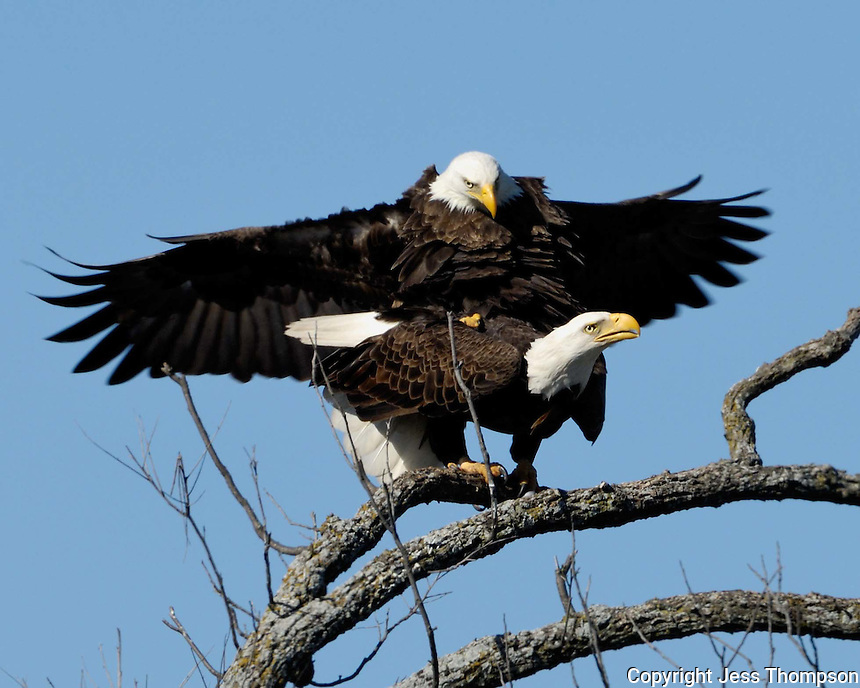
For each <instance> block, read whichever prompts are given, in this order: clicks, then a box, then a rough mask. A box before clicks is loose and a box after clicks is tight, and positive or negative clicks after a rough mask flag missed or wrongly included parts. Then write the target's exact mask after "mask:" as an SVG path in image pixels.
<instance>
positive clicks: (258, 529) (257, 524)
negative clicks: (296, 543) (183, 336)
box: [162, 365, 303, 556]
mask: <svg viewBox="0 0 860 688" xmlns="http://www.w3.org/2000/svg"><path fill="white" fill-rule="evenodd" d="M162 371H163V372H164V373H165V374H166V375H167V376H168V377H169V378H170V379H171V380H173V381H174V382H175V383H176V384H177V385H179V387H180V389H181V390H182V395H183V397H184V398H185V405H186V406H187V407H188V413H190V414H191V418H192V419H193V420H194V425H195V426H196V427H197V432H198V433H199V434H200V438H201V439H202V440H203V446H204V447H206V452H207V453H208V454H209V457H210V458H211V459H212V463H213V464H215V468H217V469H218V472H219V473H220V474H221V477H222V478H223V479H224V482H225V483H226V484H227V488H228V489H229V490H230V494H232V495H233V499H235V500H236V501H237V502H238V503H239V505H240V506H241V507H242V509H243V510H244V512H245V515H246V516H247V517H248V520H249V521H250V522H251V526H252V527H253V528H254V532H255V533H256V534H257V537H259V538H260V540H262V541H263V543H264V544H265V545H266V547H271V548H272V549H273V550H275V551H276V552H280V553H281V554H286V555H291V556H293V555H296V554H298V553H299V552H301V551H302V549H303V548H302V547H289V546H287V545H283V544H281V543H280V542H278V541H277V540H273V539H272V535H271V533H269V532H268V531H267V530H266V527H265V526H264V525H263V523H262V522H261V521H260V519H259V518H257V514H256V513H255V512H254V508H253V507H252V506H251V504H250V503H249V502H248V500H247V499H245V496H244V495H243V494H242V492H241V491H240V490H239V487H238V486H237V485H236V482H235V481H234V480H233V476H232V475H231V473H230V471H229V469H228V468H227V466H226V465H224V463H223V462H222V461H221V459H220V458H219V456H218V452H216V451H215V447H214V446H212V441H211V439H210V438H209V433H208V432H207V431H206V427H205V426H204V425H203V421H202V420H201V419H200V415H199V414H198V413H197V407H196V406H195V405H194V400H193V399H192V397H191V390H190V389H189V387H188V380H187V379H186V378H185V376H184V375H179V374H176V373H174V372H173V371H172V370H171V369H170V367H169V366H167V365H165V366H164V367H163V368H162Z"/></svg>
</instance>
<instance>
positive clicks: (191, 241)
mask: <svg viewBox="0 0 860 688" xmlns="http://www.w3.org/2000/svg"><path fill="white" fill-rule="evenodd" d="M408 213H409V208H408V199H406V198H404V199H402V200H401V201H399V202H398V203H396V204H393V205H387V204H381V205H377V206H375V207H373V208H371V209H370V210H360V211H344V212H342V213H339V214H336V215H331V216H329V217H328V218H326V219H324V220H313V221H312V220H306V221H302V222H296V223H290V224H285V225H280V226H272V227H245V228H241V229H234V230H230V231H226V232H218V233H213V234H199V235H194V236H184V237H173V238H166V239H162V241H165V242H167V243H169V244H174V245H176V247H175V248H171V249H169V250H167V251H164V252H163V253H158V254H155V255H152V256H149V257H147V258H140V259H138V260H132V261H129V262H126V263H116V264H114V265H84V264H80V263H73V265H76V266H77V267H80V268H84V269H87V270H92V271H95V272H92V273H90V274H85V275H79V276H64V275H57V274H54V273H51V274H54V276H55V277H57V278H58V279H61V280H62V281H64V282H66V283H68V284H73V285H75V286H79V287H92V289H91V290H89V291H85V292H83V293H79V294H74V295H71V296H63V297H41V298H43V300H44V301H47V302H48V303H52V304H55V305H59V306H69V307H79V306H95V305H102V308H101V309H100V310H98V311H96V312H95V313H93V314H92V315H90V316H89V317H87V318H84V319H83V320H81V321H80V322H78V323H77V324H75V325H72V326H71V327H69V328H67V329H65V330H63V331H61V332H58V333H57V334H55V335H54V336H52V337H50V338H49V339H51V340H52V341H57V342H77V341H82V340H85V339H88V338H90V337H94V336H97V335H100V334H102V333H104V332H106V334H105V336H104V337H103V339H101V341H99V343H98V344H96V346H95V347H94V348H93V349H92V350H91V351H90V352H89V353H88V354H87V355H86V356H85V357H84V358H83V360H81V362H80V363H79V364H78V366H77V367H76V368H75V372H86V371H91V370H95V369H97V368H100V367H102V366H104V365H106V364H108V363H109V362H110V361H112V360H113V359H115V358H119V357H122V360H121V361H120V363H119V365H118V366H117V368H116V369H115V370H114V372H113V374H112V375H111V376H110V379H109V382H110V383H111V384H117V383H121V382H124V381H126V380H129V379H131V378H132V377H134V376H135V375H137V374H138V373H140V372H141V371H143V370H146V369H147V368H148V369H149V371H150V374H151V375H152V376H153V377H159V376H161V375H162V373H161V368H162V365H163V364H164V363H167V364H169V365H170V366H171V367H172V368H173V369H174V370H176V371H178V372H184V373H190V374H198V373H214V374H225V373H230V374H231V375H233V376H234V377H236V378H237V379H239V380H242V381H245V380H248V379H249V378H250V377H251V376H252V375H254V374H255V373H259V374H262V375H266V376H270V377H287V376H294V377H297V378H300V379H307V377H308V376H309V374H310V359H311V351H310V349H309V348H307V347H305V346H303V345H302V344H300V343H299V342H297V341H296V340H293V339H289V338H287V337H285V336H284V327H285V325H286V324H287V323H289V322H292V321H294V320H296V319H298V318H302V317H306V316H310V315H320V314H330V313H344V312H352V311H356V310H377V309H382V308H386V307H388V306H390V305H391V299H392V294H393V293H394V291H395V290H396V283H395V278H394V277H392V270H391V265H392V263H393V262H394V260H395V259H396V258H397V256H398V255H399V254H400V251H401V250H402V244H401V240H400V239H399V238H398V236H397V233H396V231H395V230H396V228H397V227H399V226H400V225H402V224H403V222H404V221H405V218H406V216H407V215H408Z"/></svg>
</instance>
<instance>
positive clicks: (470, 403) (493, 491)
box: [448, 311, 499, 513]
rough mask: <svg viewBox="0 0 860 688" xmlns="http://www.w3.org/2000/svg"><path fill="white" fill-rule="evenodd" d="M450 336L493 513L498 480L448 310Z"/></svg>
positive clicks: (454, 360)
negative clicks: (462, 369)
mask: <svg viewBox="0 0 860 688" xmlns="http://www.w3.org/2000/svg"><path fill="white" fill-rule="evenodd" d="M448 337H449V339H450V340H451V364H452V367H453V370H454V379H455V380H456V381H457V386H458V387H459V388H460V391H461V392H462V393H463V396H464V397H465V398H466V404H468V406H469V414H470V415H471V416H472V425H474V426H475V434H476V435H477V436H478V446H479V447H480V449H481V456H482V457H483V458H484V470H485V471H486V472H487V487H488V488H489V490H490V505H491V506H492V508H493V513H496V507H497V506H498V503H499V502H498V496H497V493H496V481H495V480H494V479H493V472H492V470H491V468H492V462H491V461H490V453H489V452H488V451H487V445H486V444H484V433H483V432H481V423H480V422H479V421H478V412H477V411H476V410H475V402H474V401H473V400H472V390H470V389H469V387H468V385H467V384H466V381H465V380H464V379H463V375H462V374H461V372H460V366H461V364H460V362H459V361H458V360H457V345H456V343H455V340H454V314H453V313H451V311H448Z"/></svg>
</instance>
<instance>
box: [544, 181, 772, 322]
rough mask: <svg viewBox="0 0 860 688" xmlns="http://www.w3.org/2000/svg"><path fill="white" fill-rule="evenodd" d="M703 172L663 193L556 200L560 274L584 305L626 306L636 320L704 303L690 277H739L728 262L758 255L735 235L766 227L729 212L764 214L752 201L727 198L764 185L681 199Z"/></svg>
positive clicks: (716, 280)
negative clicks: (562, 221) (563, 219)
mask: <svg viewBox="0 0 860 688" xmlns="http://www.w3.org/2000/svg"><path fill="white" fill-rule="evenodd" d="M700 180H701V177H697V178H696V179H693V180H692V181H691V182H689V183H688V184H685V185H683V186H680V187H677V188H675V189H670V190H669V191H664V192H662V193H657V194H653V195H651V196H644V197H641V198H635V199H630V200H627V201H622V202H620V203H580V202H571V201H560V202H555V204H556V205H557V206H558V207H559V209H560V210H561V211H563V212H564V214H565V215H566V216H567V218H568V221H569V222H568V224H567V225H565V226H557V227H553V228H552V229H553V231H554V232H555V234H556V241H557V242H558V243H559V244H561V245H562V246H570V248H569V249H568V250H560V251H558V253H557V255H558V258H559V260H560V261H561V264H562V268H561V269H562V270H563V271H564V282H565V285H566V287H567V290H568V292H569V293H571V294H574V295H575V296H576V298H577V300H578V302H579V305H580V307H582V308H584V309H586V310H610V311H624V312H628V313H630V314H631V315H633V316H634V317H635V318H636V319H637V320H638V321H639V322H640V323H641V324H645V323H647V322H649V321H650V320H652V319H654V318H667V317H671V316H673V315H674V314H675V311H676V305H678V304H684V305H687V306H690V307H692V308H701V307H703V306H706V305H708V303H709V300H708V297H707V296H706V294H705V293H704V292H703V291H702V289H701V287H700V286H699V285H698V284H697V283H696V282H695V281H694V280H693V279H692V276H698V277H699V278H701V279H702V280H704V281H705V282H708V283H711V284H714V285H716V286H721V287H730V286H734V285H736V284H738V282H739V281H740V280H739V278H738V277H737V275H735V274H734V273H733V272H732V271H731V270H730V269H729V268H728V267H727V265H746V264H748V263H751V262H753V261H755V260H756V259H757V258H758V256H756V255H755V254H754V253H751V252H750V251H747V250H746V249H745V248H743V247H741V246H738V245H737V244H735V243H733V242H735V241H740V242H751V241H758V240H759V239H761V238H763V237H764V236H766V235H767V233H766V232H764V231H763V230H761V229H758V228H756V227H751V226H749V225H746V224H744V223H742V222H738V221H736V220H734V219H733V218H742V219H754V218H760V217H765V216H767V215H768V214H769V212H768V211H767V210H765V209H764V208H761V207H759V206H753V205H731V204H733V203H737V202H739V201H744V200H747V199H750V198H754V197H756V196H758V195H759V194H760V193H762V192H761V191H754V192H752V193H747V194H742V195H739V196H732V197H729V198H719V199H711V200H697V201H690V200H679V199H677V198H675V197H676V196H678V195H680V194H683V193H686V192H687V191H690V190H691V189H692V188H693V187H695V186H696V185H697V184H698V183H699V181H700Z"/></svg>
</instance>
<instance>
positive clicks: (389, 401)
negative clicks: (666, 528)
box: [286, 312, 639, 491]
mask: <svg viewBox="0 0 860 688" xmlns="http://www.w3.org/2000/svg"><path fill="white" fill-rule="evenodd" d="M371 331H377V332H378V334H372V335H370V336H365V335H367V334H368V333H369V332H371ZM286 333H287V335H288V336H290V337H295V338H297V339H299V340H301V341H303V342H305V343H307V344H309V345H312V346H313V345H315V344H319V343H325V344H326V345H327V346H335V347H338V350H337V352H336V353H335V354H333V355H331V356H329V357H328V358H326V359H324V360H318V362H317V365H318V371H317V374H316V375H315V380H316V382H318V383H319V384H322V385H325V386H326V387H327V388H328V392H329V398H330V399H331V400H333V402H334V405H335V407H336V409H335V414H334V415H333V418H334V422H335V424H336V427H338V429H340V430H342V431H344V432H345V431H346V430H347V426H348V430H349V432H348V434H347V437H346V440H345V447H346V448H347V449H348V450H349V451H350V452H351V453H352V454H353V455H355V458H356V459H358V460H360V461H361V462H362V464H363V465H364V468H365V470H366V471H367V473H369V474H371V475H373V476H374V477H376V478H380V479H383V480H388V479H393V478H396V477H398V476H399V475H401V474H403V473H405V472H406V471H409V470H414V469H416V468H422V467H425V466H439V465H443V466H444V465H448V466H453V465H456V466H458V467H459V468H461V469H462V470H465V471H467V472H476V473H481V474H483V472H484V470H485V469H484V466H483V464H480V463H475V462H472V461H470V460H469V458H468V454H467V452H466V444H465V439H464V429H465V425H466V422H467V421H468V420H471V414H470V410H469V408H468V401H467V399H466V395H465V393H464V391H463V390H462V388H461V387H460V386H459V384H458V382H457V381H456V380H455V378H454V356H455V355H456V360H457V362H458V370H459V372H460V375H461V378H462V381H463V383H464V384H465V386H466V388H467V389H468V390H469V392H470V394H471V397H472V401H473V403H474V407H475V411H476V415H477V417H478V419H479V422H480V423H481V424H482V425H483V426H485V427H488V428H490V429H491V430H496V431H499V432H504V433H507V434H510V435H513V442H512V444H511V456H512V458H513V459H514V461H515V462H516V464H517V468H516V469H515V470H514V473H513V474H512V476H511V482H512V484H513V485H518V484H519V485H521V486H522V489H523V490H524V491H534V490H535V489H537V474H536V471H535V470H534V468H533V465H532V464H533V461H534V458H535V455H536V454H537V450H538V447H539V446H540V443H541V441H542V440H543V439H545V438H547V437H549V436H551V435H553V434H554V433H555V432H556V431H557V430H558V429H559V428H560V427H561V425H562V424H563V423H564V422H565V421H566V420H567V419H568V418H572V419H573V420H574V421H576V423H577V424H578V425H579V426H580V428H581V430H582V431H583V434H584V435H585V436H586V438H587V439H591V440H594V439H596V438H597V435H598V434H599V433H600V429H601V427H602V425H603V407H604V403H603V401H604V399H603V396H604V391H605V390H604V388H603V384H602V383H603V382H604V381H605V377H604V376H603V375H602V374H599V375H593V371H594V369H595V365H596V364H597V363H598V360H599V359H600V358H601V354H602V352H603V350H604V349H606V348H607V347H609V346H611V345H612V344H614V343H616V342H619V341H623V340H625V339H633V338H635V337H638V336H639V323H638V322H636V319H635V318H633V317H632V316H631V315H628V314H626V313H606V312H597V313H592V312H587V313H583V314H581V315H578V316H577V317H575V318H573V319H572V320H571V321H570V322H568V323H567V324H565V325H562V326H560V327H557V328H555V329H553V330H552V331H551V332H550V333H549V334H547V335H542V334H540V333H539V332H538V331H537V330H535V328H534V327H532V326H530V325H528V324H527V323H525V322H522V321H520V320H516V319H514V318H511V317H509V316H496V317H493V318H490V319H489V320H486V321H485V320H484V319H483V318H480V317H478V318H477V319H476V318H475V316H467V317H463V318H460V319H459V320H458V321H455V322H453V321H452V323H451V324H450V325H449V323H447V322H442V321H438V320H434V319H432V318H429V319H427V318H418V317H413V318H411V319H410V320H407V321H402V322H392V321H390V320H385V319H381V318H380V317H379V314H376V313H367V314H356V315H329V316H321V317H312V318H303V319H302V320H299V321H298V322H295V323H292V324H291V325H289V326H288V327H287V331H286ZM452 336H453V347H452V341H451V339H452ZM599 370H600V372H601V373H602V372H603V371H604V369H603V366H602V363H601V365H600V367H599ZM586 390H589V392H588V393H587V394H586V393H585V392H586ZM332 393H334V394H332Z"/></svg>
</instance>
